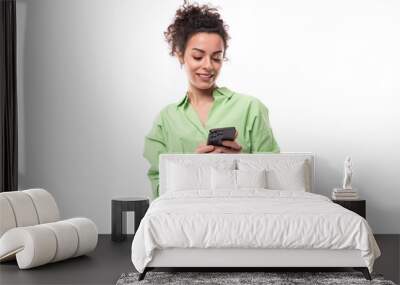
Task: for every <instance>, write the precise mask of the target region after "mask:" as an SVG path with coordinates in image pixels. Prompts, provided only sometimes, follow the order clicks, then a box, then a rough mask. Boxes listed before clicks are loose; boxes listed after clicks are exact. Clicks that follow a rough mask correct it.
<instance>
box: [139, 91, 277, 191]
mask: <svg viewBox="0 0 400 285" xmlns="http://www.w3.org/2000/svg"><path fill="white" fill-rule="evenodd" d="M212 95H213V97H214V102H213V104H212V107H211V109H210V111H209V113H208V118H207V123H206V125H205V126H203V124H202V123H201V121H200V118H199V116H198V114H197V112H196V111H195V110H194V109H193V107H192V106H191V104H190V103H189V100H188V94H187V93H186V95H185V97H184V98H183V99H182V100H181V101H180V102H179V103H174V104H170V105H168V106H166V107H165V108H164V109H162V110H161V112H160V113H159V115H158V116H157V118H156V120H155V121H154V123H153V127H152V129H151V131H150V132H149V134H148V135H147V136H146V137H145V143H144V153H143V155H144V157H145V158H146V159H147V160H148V161H149V163H150V169H149V171H148V172H147V175H148V177H149V179H150V182H151V185H152V190H153V197H154V198H156V197H158V196H159V191H158V189H159V178H158V158H159V155H160V154H161V153H195V150H196V148H197V146H198V145H199V144H201V143H206V142H207V137H208V132H209V130H210V129H213V128H223V127H235V128H236V130H237V131H238V136H237V138H236V142H237V143H239V144H240V145H241V146H242V150H241V152H243V153H259V152H274V153H276V152H279V146H278V144H277V143H276V141H275V138H274V135H273V133H272V129H271V126H270V123H269V119H268V109H267V108H266V107H265V106H264V104H263V103H262V102H261V101H260V100H258V99H257V98H255V97H252V96H245V95H241V94H238V93H235V92H233V91H231V90H229V89H228V88H226V87H217V88H216V89H214V91H213V94H212Z"/></svg>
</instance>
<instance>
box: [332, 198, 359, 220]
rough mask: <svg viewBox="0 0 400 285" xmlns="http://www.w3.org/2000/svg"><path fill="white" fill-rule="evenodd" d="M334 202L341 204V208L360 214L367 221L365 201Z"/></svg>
mask: <svg viewBox="0 0 400 285" xmlns="http://www.w3.org/2000/svg"><path fill="white" fill-rule="evenodd" d="M332 202H334V203H336V204H339V205H340V206H342V207H344V208H346V209H349V210H350V211H353V212H354V213H356V214H359V215H360V216H361V217H363V218H364V219H366V214H365V207H366V206H365V204H366V202H365V200H332Z"/></svg>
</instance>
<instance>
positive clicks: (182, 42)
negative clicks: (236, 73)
mask: <svg viewBox="0 0 400 285" xmlns="http://www.w3.org/2000/svg"><path fill="white" fill-rule="evenodd" d="M228 28H229V27H228V25H226V24H225V23H224V21H223V20H222V19H221V16H220V14H219V13H218V10H217V8H214V7H211V6H209V5H205V4H204V5H201V6H199V4H198V3H193V4H189V3H188V2H187V1H186V0H185V1H184V4H183V5H182V6H181V7H180V8H179V9H178V10H177V11H176V14H175V19H174V21H173V23H172V24H170V25H169V26H168V28H167V30H166V31H165V32H164V36H165V39H166V41H167V42H168V44H169V46H170V49H171V51H170V55H172V56H174V55H175V52H180V53H182V54H184V53H185V50H186V44H187V41H188V40H189V39H190V37H191V36H192V35H194V34H196V33H200V32H206V33H216V34H218V35H220V36H221V38H222V40H223V42H224V47H225V49H224V57H225V51H226V49H227V48H228V43H227V42H228V40H229V39H230V37H229V35H228Z"/></svg>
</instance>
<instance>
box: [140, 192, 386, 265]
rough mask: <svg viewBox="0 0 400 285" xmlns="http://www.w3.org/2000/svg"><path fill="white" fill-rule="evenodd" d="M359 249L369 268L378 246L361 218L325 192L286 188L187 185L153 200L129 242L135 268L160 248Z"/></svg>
mask: <svg viewBox="0 0 400 285" xmlns="http://www.w3.org/2000/svg"><path fill="white" fill-rule="evenodd" d="M171 248H180V249H185V248H187V249H189V248H190V249H196V248H197V249H212V248H213V249H222V248H231V249H235V248H236V249H239V248H246V249H332V250H342V249H343V250H359V251H360V252H361V257H362V259H363V260H364V261H365V266H366V267H368V269H369V270H370V271H371V272H372V268H373V263H374V260H375V259H376V258H377V257H378V256H379V255H380V251H379V248H378V246H377V244H376V241H375V239H374V237H373V234H372V231H371V229H370V227H369V225H368V223H367V221H366V220H365V219H364V218H362V217H361V216H359V215H357V214H355V213H353V212H351V211H349V210H347V209H345V208H343V207H341V206H340V205H337V204H335V203H333V202H332V201H331V200H330V199H328V198H327V197H325V196H322V195H318V194H314V193H309V192H301V191H287V190H267V189H241V190H240V191H230V190H229V189H226V190H225V191H221V190H219V191H218V192H215V191H214V192H213V191H207V190H202V191H200V190H196V189H192V190H190V189H187V190H185V191H176V192H167V193H165V194H163V195H162V196H160V197H159V198H157V199H156V200H154V201H153V202H152V204H151V205H150V208H149V210H148V212H147V213H146V215H145V217H144V218H143V220H142V222H141V224H140V226H139V228H138V229H137V232H136V234H135V237H134V240H133V242H132V262H133V264H134V266H135V268H136V269H137V270H138V271H139V272H143V270H144V268H145V267H146V266H147V265H148V264H149V262H150V261H151V260H152V259H153V257H154V252H155V251H156V250H160V249H161V250H162V249H171Z"/></svg>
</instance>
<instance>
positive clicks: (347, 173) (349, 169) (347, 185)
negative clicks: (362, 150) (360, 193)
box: [343, 156, 353, 190]
mask: <svg viewBox="0 0 400 285" xmlns="http://www.w3.org/2000/svg"><path fill="white" fill-rule="evenodd" d="M352 176H353V162H352V161H351V157H350V156H347V157H346V159H345V161H344V178H343V189H345V190H352V189H353V188H352V187H351V177H352Z"/></svg>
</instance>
